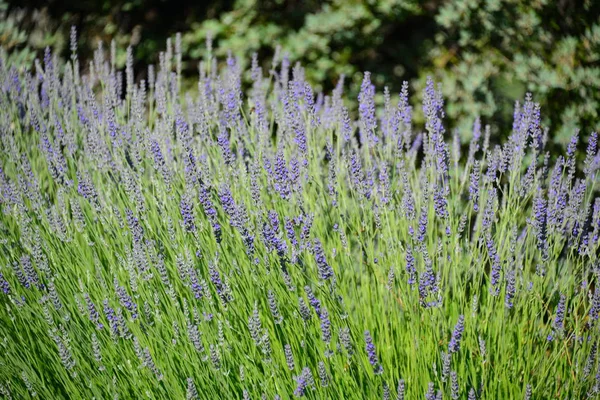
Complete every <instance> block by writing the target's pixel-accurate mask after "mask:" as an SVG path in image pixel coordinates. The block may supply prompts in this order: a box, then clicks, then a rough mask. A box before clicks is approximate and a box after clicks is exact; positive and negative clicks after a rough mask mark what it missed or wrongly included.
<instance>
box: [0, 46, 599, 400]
mask: <svg viewBox="0 0 600 400" xmlns="http://www.w3.org/2000/svg"><path fill="white" fill-rule="evenodd" d="M72 49H73V55H72V57H71V60H70V61H67V62H63V61H61V60H60V59H59V58H58V57H57V56H56V55H54V54H52V52H51V51H47V52H46V55H45V57H44V60H42V61H38V62H37V63H36V64H35V67H34V68H33V69H31V70H28V71H25V72H17V70H16V69H15V68H13V67H12V66H11V65H10V63H7V62H6V60H7V55H6V54H5V53H2V58H1V59H0V61H1V62H0V104H1V108H0V139H1V142H0V146H1V150H2V151H1V153H0V207H1V211H2V212H1V213H0V232H1V235H0V236H1V241H0V288H1V289H2V292H1V293H0V303H1V304H0V349H1V354H2V357H0V388H1V389H2V390H1V391H0V393H1V394H2V396H4V397H5V398H29V397H33V396H38V397H39V398H49V399H59V398H97V399H105V398H140V397H148V398H188V399H199V398H207V399H210V398H228V399H240V398H244V399H246V398H281V399H287V398H293V397H307V398H336V399H341V398H346V399H365V398H380V397H381V396H382V393H383V397H384V398H398V399H403V398H422V397H423V394H424V393H426V395H425V396H426V397H427V398H436V399H438V398H460V396H468V398H473V399H475V398H561V399H562V398H583V397H586V396H596V395H597V393H598V391H599V389H598V388H599V387H600V384H599V383H598V381H597V378H596V377H595V375H597V374H594V373H593V371H595V370H596V369H597V360H596V353H597V343H598V339H599V338H600V337H599V333H598V327H597V326H596V325H597V320H598V317H599V315H600V289H599V286H598V284H597V282H598V281H597V280H598V276H597V275H598V274H599V273H600V271H599V269H598V255H597V253H598V247H599V237H600V197H599V196H598V191H597V187H596V184H597V181H598V178H597V174H598V169H599V168H600V153H599V151H598V148H597V136H596V134H595V133H593V134H591V135H590V136H589V141H588V143H587V145H580V144H579V140H580V137H581V138H583V137H584V135H583V134H581V135H580V134H579V133H578V132H574V136H573V140H572V141H571V144H570V145H569V146H568V148H567V149H565V151H564V152H563V154H559V153H549V152H547V151H546V150H545V145H546V142H547V137H548V135H549V134H550V132H551V131H549V130H548V129H547V128H545V127H543V126H541V125H540V121H541V119H540V112H541V110H540V107H539V106H538V105H537V104H536V103H534V101H533V99H532V97H531V96H530V95H528V96H527V97H526V98H525V100H524V101H523V102H517V103H516V104H515V110H514V122H513V125H512V127H508V128H507V129H509V130H510V132H511V134H510V137H509V139H508V141H507V142H505V143H502V144H496V143H495V142H494V137H493V136H492V134H491V129H490V128H489V127H484V128H483V129H482V127H481V122H480V121H479V120H477V121H476V122H475V124H474V127H473V134H472V137H473V139H472V141H471V142H470V143H468V144H465V147H468V152H466V153H465V154H463V153H462V146H461V144H460V142H459V141H457V140H454V142H453V145H450V144H449V142H450V141H451V140H450V137H449V136H450V135H449V134H448V133H447V132H446V129H445V126H444V100H443V98H442V96H441V91H440V88H439V86H436V85H435V83H434V82H433V81H432V80H429V81H428V84H427V87H426V90H425V92H424V94H423V98H424V100H423V105H422V108H423V114H424V116H425V121H426V123H425V126H424V127H420V126H414V125H413V124H412V114H413V110H412V108H411V106H410V105H409V104H410V103H409V101H408V96H409V94H408V85H407V84H405V85H403V89H402V92H401V93H400V94H398V96H392V95H391V94H390V93H389V91H388V90H386V89H384V93H385V99H386V102H385V103H386V104H385V106H384V107H383V108H382V109H378V108H377V107H376V103H375V101H374V96H375V93H376V91H377V90H376V88H375V86H374V85H373V84H372V82H371V80H370V77H369V74H368V73H365V75H364V79H363V84H362V87H361V93H360V96H359V98H358V105H359V107H358V111H359V113H358V119H357V120H353V119H352V118H351V115H352V113H351V112H349V108H348V107H351V104H353V103H352V102H353V101H354V100H355V99H344V97H343V79H340V84H339V85H338V86H337V87H336V89H335V91H334V92H333V93H332V94H324V93H317V94H315V93H314V92H313V89H312V88H311V86H310V84H309V83H308V82H307V81H306V79H305V71H304V69H303V68H302V67H301V66H300V65H294V66H291V65H290V63H289V61H288V60H287V59H286V58H285V57H283V58H282V57H280V56H279V53H277V54H276V56H275V58H274V60H273V62H272V65H271V68H270V70H269V71H268V72H267V73H265V72H264V71H262V69H261V68H260V67H259V64H258V62H257V60H256V58H254V60H253V63H252V66H251V70H250V71H249V74H250V76H251V77H252V80H253V84H252V86H251V87H250V88H249V89H248V90H247V91H245V90H243V88H242V84H241V82H242V79H241V76H242V74H244V73H245V71H242V69H241V68H240V64H239V61H238V60H236V59H235V58H233V57H229V58H228V59H227V60H225V63H224V65H223V66H220V65H219V62H218V60H216V59H214V58H212V56H211V55H210V53H209V54H208V55H207V58H205V59H204V60H202V61H201V62H200V64H199V81H198V85H197V91H192V92H182V91H181V77H180V68H179V67H178V65H179V60H181V54H180V46H178V45H177V43H175V46H173V44H172V43H171V42H168V43H167V48H166V51H165V52H162V53H160V55H159V64H158V65H157V67H156V68H155V67H152V68H151V69H150V70H149V71H148V74H147V76H148V79H147V80H142V81H137V82H136V81H135V79H134V76H135V74H134V70H133V58H132V56H130V57H128V65H127V67H126V69H125V71H118V70H116V69H115V60H114V58H112V57H114V49H112V50H111V51H107V50H106V49H105V48H104V47H103V46H102V45H99V47H98V49H97V51H96V53H95V57H94V60H93V61H92V62H91V63H90V64H89V66H87V67H86V68H85V69H83V70H81V69H80V66H79V62H78V59H77V53H76V43H74V44H73V45H72ZM107 54H109V56H108V58H107ZM128 54H130V55H131V54H132V53H131V51H129V52H128ZM83 71H86V72H85V73H84V72H83ZM394 97H395V99H394ZM454 137H455V138H456V137H458V135H455V136H454ZM578 147H586V150H585V155H584V154H583V153H582V154H581V155H580V154H579V153H578V151H577V149H578Z"/></svg>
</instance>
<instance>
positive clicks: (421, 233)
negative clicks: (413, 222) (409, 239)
mask: <svg viewBox="0 0 600 400" xmlns="http://www.w3.org/2000/svg"><path fill="white" fill-rule="evenodd" d="M427 221H428V218H427V207H426V206H422V207H421V215H420V216H419V230H418V233H417V240H418V241H419V242H421V243H423V242H424V241H425V236H426V235H427Z"/></svg>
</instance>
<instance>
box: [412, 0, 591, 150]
mask: <svg viewBox="0 0 600 400" xmlns="http://www.w3.org/2000/svg"><path fill="white" fill-rule="evenodd" d="M598 15H600V10H599V7H598V5H597V4H593V2H590V1H586V2H583V4H576V3H575V2H573V3H566V2H565V3H564V4H562V5H559V4H557V3H556V2H550V1H545V0H539V1H534V2H528V1H527V2H526V1H517V0H495V1H479V0H458V1H453V2H448V3H446V4H445V5H444V6H443V7H442V8H441V9H440V10H439V13H438V14H437V15H436V21H437V23H438V25H439V27H440V30H439V31H438V32H436V34H435V39H436V46H435V50H434V51H433V52H432V53H431V59H430V62H431V66H432V67H433V68H436V71H438V72H437V78H438V79H441V80H442V81H443V82H444V94H445V95H446V96H448V98H449V102H450V103H454V104H455V106H454V107H452V108H449V109H448V113H449V116H450V117H451V118H453V119H460V118H461V117H467V116H469V115H473V114H478V115H482V116H484V117H487V118H492V117H494V118H496V119H497V120H498V119H500V120H502V121H508V120H510V118H512V104H510V101H508V99H513V98H516V97H520V96H522V95H523V94H524V93H525V91H529V92H533V93H535V94H536V98H537V99H539V101H540V102H541V104H542V107H543V108H545V109H547V110H549V111H550V112H549V113H548V115H549V117H550V118H549V121H548V122H551V123H552V126H555V127H557V128H558V129H557V131H556V133H555V135H556V136H555V137H554V140H555V141H557V142H560V143H565V142H567V141H568V140H569V138H570V136H571V135H572V134H573V132H574V131H575V129H576V128H578V127H580V128H583V129H587V130H593V129H596V130H597V129H598V125H597V124H596V125H594V124H593V121H594V120H597V117H598V111H597V110H598V109H599V108H600V91H599V90H598V88H600V67H599V64H598V60H599V54H600V53H599V51H600V18H599V17H598ZM427 73H429V72H425V73H424V74H423V75H426V74H427ZM424 81H425V79H424V77H421V78H420V82H422V83H424ZM494 99H495V101H494ZM566 103H568V104H569V106H568V107H565V104H566ZM476 104H479V105H478V106H477V105H476ZM467 120H468V118H467Z"/></svg>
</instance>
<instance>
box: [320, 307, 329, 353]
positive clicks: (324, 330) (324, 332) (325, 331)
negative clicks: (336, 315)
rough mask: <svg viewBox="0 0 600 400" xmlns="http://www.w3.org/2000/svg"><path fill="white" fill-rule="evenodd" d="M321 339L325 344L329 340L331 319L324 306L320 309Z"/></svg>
mask: <svg viewBox="0 0 600 400" xmlns="http://www.w3.org/2000/svg"><path fill="white" fill-rule="evenodd" d="M320 318H321V339H323V342H325V343H326V344H327V345H328V344H329V342H331V321H330V320H329V313H328V312H327V309H326V308H323V309H322V310H321V315H320Z"/></svg>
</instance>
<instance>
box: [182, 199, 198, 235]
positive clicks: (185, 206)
mask: <svg viewBox="0 0 600 400" xmlns="http://www.w3.org/2000/svg"><path fill="white" fill-rule="evenodd" d="M179 211H180V212H181V218H182V219H183V226H184V227H185V230H186V231H188V232H195V231H196V225H195V224H194V212H193V210H192V202H191V199H190V198H189V197H188V196H183V197H182V198H181V201H180V203H179Z"/></svg>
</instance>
